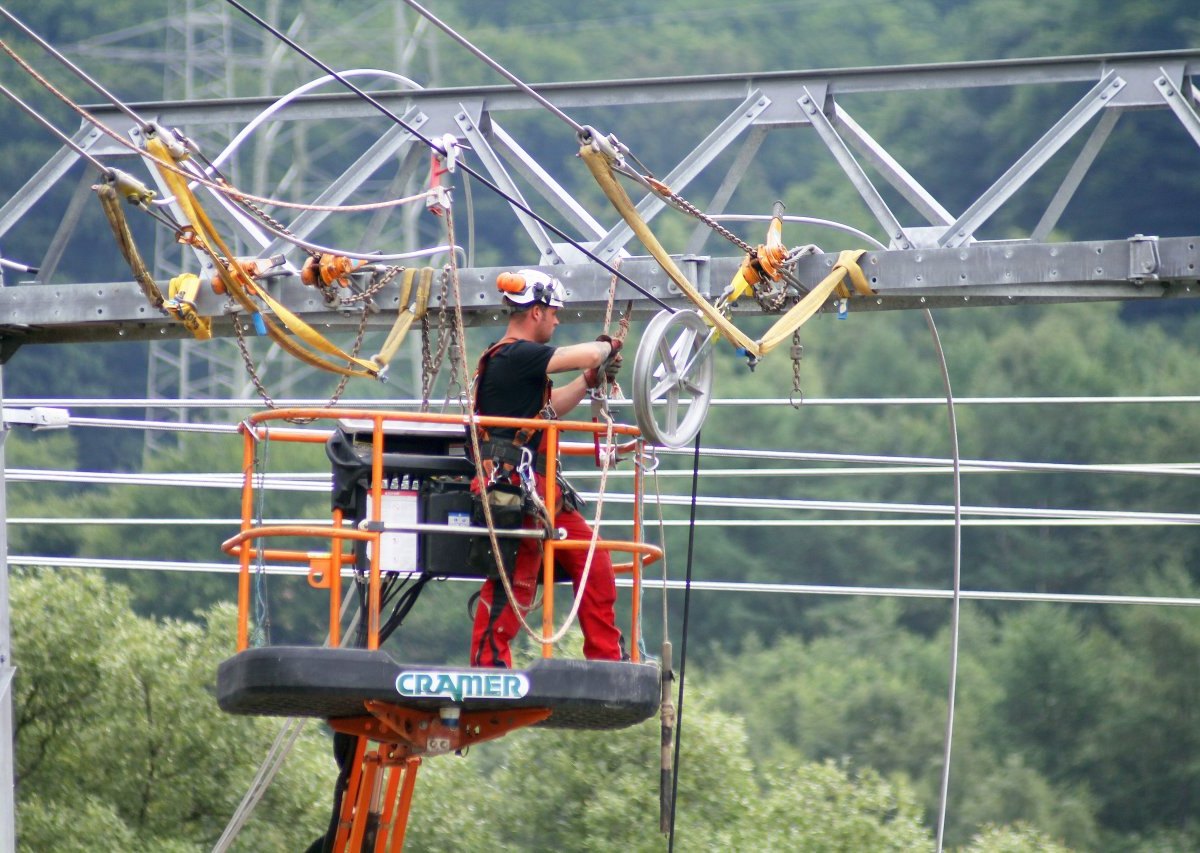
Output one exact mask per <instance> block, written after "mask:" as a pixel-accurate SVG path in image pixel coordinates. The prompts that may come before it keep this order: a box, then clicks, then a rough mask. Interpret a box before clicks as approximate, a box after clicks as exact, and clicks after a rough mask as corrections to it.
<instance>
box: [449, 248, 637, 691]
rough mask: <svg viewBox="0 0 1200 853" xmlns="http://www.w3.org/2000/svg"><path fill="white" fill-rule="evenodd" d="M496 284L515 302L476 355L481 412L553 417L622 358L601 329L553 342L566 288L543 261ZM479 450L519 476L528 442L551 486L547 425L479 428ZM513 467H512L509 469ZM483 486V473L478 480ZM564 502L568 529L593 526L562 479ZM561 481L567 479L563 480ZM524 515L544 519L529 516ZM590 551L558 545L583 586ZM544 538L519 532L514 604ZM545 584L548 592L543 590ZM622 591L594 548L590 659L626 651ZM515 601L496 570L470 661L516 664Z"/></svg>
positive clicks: (577, 534) (561, 516)
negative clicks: (584, 337)
mask: <svg viewBox="0 0 1200 853" xmlns="http://www.w3.org/2000/svg"><path fill="white" fill-rule="evenodd" d="M496 285H497V287H498V288H499V289H500V292H501V293H502V294H503V298H504V304H505V306H506V308H507V309H508V311H509V322H508V327H507V329H505V332H504V337H503V338H501V339H500V340H499V341H497V342H496V343H494V344H492V345H491V346H490V347H488V349H487V350H486V351H485V352H484V353H483V355H482V357H481V358H480V359H479V367H478V369H477V370H476V373H475V411H476V413H477V414H479V415H494V416H500V417H513V418H546V419H554V418H558V417H561V416H563V415H566V414H567V413H568V412H570V411H571V410H572V409H574V408H575V407H576V406H577V405H578V404H579V402H580V401H581V400H582V399H583V398H584V396H585V395H586V394H587V392H588V390H589V389H591V388H595V387H597V386H598V385H599V384H600V383H601V382H602V381H604V380H605V379H606V378H607V379H608V380H610V381H611V380H612V379H613V378H615V377H616V374H617V371H618V370H619V369H620V367H621V354H620V350H621V341H619V340H613V339H612V338H610V337H609V336H608V335H600V337H599V338H597V339H596V340H595V341H592V342H589V343H581V344H572V345H570V346H563V347H553V346H550V345H549V343H550V339H551V338H552V337H553V336H554V330H555V328H556V327H557V326H558V322H559V320H558V311H559V309H560V308H562V307H563V302H564V297H565V293H564V290H563V286H562V282H560V281H559V280H558V279H556V278H552V277H550V276H548V275H546V274H545V273H542V272H539V271H537V270H520V271H519V272H516V273H502V274H501V275H500V276H499V277H498V279H497V281H496ZM570 370H581V371H583V372H582V374H581V375H580V376H578V377H576V378H575V379H572V380H571V381H570V382H568V383H566V384H564V385H563V386H562V387H559V388H556V387H554V383H553V382H552V381H551V379H550V374H554V373H562V372H564V371H570ZM480 445H481V446H480V455H481V457H482V459H483V466H484V470H485V472H486V473H487V474H488V476H489V477H492V478H494V479H502V480H503V481H506V482H511V483H513V484H517V483H519V482H520V481H519V477H518V473H517V467H518V466H519V464H520V461H521V459H522V458H523V457H524V458H526V459H527V458H528V454H526V453H525V451H526V450H528V451H531V452H532V454H533V458H534V459H535V460H536V461H535V462H534V469H535V471H536V484H537V493H538V495H539V496H541V497H542V498H544V497H545V494H546V488H545V486H546V480H545V473H546V456H545V440H544V434H543V432H542V431H541V430H514V429H501V428H491V429H480ZM510 471H511V472H512V473H511V474H510V473H509V472H510ZM474 485H475V487H476V488H478V485H479V484H478V483H476V484H474ZM559 486H560V488H559V490H558V494H559V495H560V496H561V500H562V508H561V510H559V511H558V512H557V514H556V515H555V517H554V524H555V526H556V527H560V528H563V529H565V530H566V533H567V538H568V539H590V538H591V536H592V529H591V527H590V526H589V525H588V523H587V521H586V520H584V518H583V516H582V515H580V513H579V510H580V509H581V508H582V501H581V500H580V499H579V498H578V496H577V495H575V493H574V491H573V490H572V489H570V487H569V486H566V483H565V481H560V483H559ZM563 487H565V488H563ZM523 525H524V526H525V527H528V528H537V527H539V526H540V524H539V522H538V520H537V519H535V518H533V517H531V516H526V517H525V519H524V522H523ZM586 560H587V555H586V553H585V552H584V551H565V550H564V551H559V552H558V554H557V566H556V568H561V569H564V570H566V572H567V573H568V575H569V576H570V578H571V582H572V584H573V585H574V586H575V588H576V591H577V592H578V587H579V583H580V580H581V578H582V575H583V571H584V566H585V563H586ZM541 568H542V555H541V546H540V544H539V542H538V540H536V539H521V540H520V544H519V545H518V548H517V553H516V559H515V563H514V566H513V570H512V573H511V579H510V580H511V583H510V585H511V587H512V590H513V595H514V596H515V597H516V599H517V600H516V602H515V606H516V607H520V608H523V610H522V612H524V608H528V607H529V605H530V602H532V601H533V596H534V592H535V590H536V587H537V583H538V579H539V576H540V575H541ZM547 594H549V593H547ZM616 599H617V589H616V581H615V577H614V574H613V566H612V559H611V558H610V556H609V554H608V552H607V551H605V550H600V549H598V550H596V551H595V553H594V554H593V556H592V565H591V569H590V571H589V574H588V578H587V584H586V587H585V588H584V590H583V594H582V599H581V602H580V606H579V624H580V627H581V628H582V629H583V637H584V642H583V652H584V656H585V657H587V658H589V659H593V660H621V659H624V658H626V657H627V656H626V655H625V650H624V640H623V638H622V636H621V633H620V631H618V630H617V627H616V618H615V615H614V613H613V606H614V604H615V603H616ZM513 606H514V603H512V602H509V601H508V596H507V594H506V592H505V590H504V587H503V585H502V584H501V583H500V582H499V580H498V579H493V578H489V579H488V580H486V581H484V583H483V587H482V589H481V590H480V594H479V602H478V604H477V606H476V609H475V625H474V630H473V632H472V635H471V665H472V666H501V667H511V666H512V653H511V651H510V648H509V647H510V644H511V643H512V639H513V637H514V636H515V635H516V632H517V629H518V627H519V624H520V622H519V619H518V618H517V613H516V611H515V610H514V609H513Z"/></svg>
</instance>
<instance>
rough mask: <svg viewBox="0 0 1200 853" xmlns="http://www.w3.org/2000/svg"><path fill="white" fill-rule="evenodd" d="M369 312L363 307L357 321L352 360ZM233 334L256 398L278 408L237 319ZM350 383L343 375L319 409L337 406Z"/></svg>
mask: <svg viewBox="0 0 1200 853" xmlns="http://www.w3.org/2000/svg"><path fill="white" fill-rule="evenodd" d="M369 313H370V311H368V310H367V307H366V306H363V310H362V316H361V317H360V318H359V321H358V333H357V334H356V335H355V336H354V346H353V347H351V349H350V355H351V357H352V358H357V357H358V353H359V351H360V350H361V349H362V342H363V338H364V337H365V335H366V331H367V315H368V314H369ZM233 334H234V337H235V338H237V345H238V350H240V351H241V353H242V362H243V363H244V364H245V365H246V372H247V373H248V374H250V381H251V382H253V383H254V390H256V391H257V392H258V396H259V397H261V398H262V401H263V403H264V404H266V407H267V408H268V409H277V408H279V407H278V405H276V403H275V400H274V399H272V397H271V395H270V393H268V392H267V387H266V385H264V384H263V381H262V377H261V376H259V375H258V368H257V367H256V366H255V364H254V359H253V357H251V355H250V348H249V346H247V344H246V338H245V336H244V334H243V332H242V323H241V320H240V319H239V318H238V317H236V316H235V317H234V318H233ZM349 381H350V375H349V374H348V373H343V374H342V378H341V379H340V380H339V381H338V384H337V387H336V388H335V389H334V390H333V394H332V396H330V398H329V402H328V403H326V404H325V405H324V406H322V407H321V408H332V407H333V406H336V405H337V402H338V400H340V399H341V398H342V392H344V391H345V390H346V383H347V382H349ZM285 420H287V421H289V422H290V423H295V424H307V423H312V421H313V419H312V418H286V419H285Z"/></svg>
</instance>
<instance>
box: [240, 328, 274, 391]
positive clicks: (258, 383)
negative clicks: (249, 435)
mask: <svg viewBox="0 0 1200 853" xmlns="http://www.w3.org/2000/svg"><path fill="white" fill-rule="evenodd" d="M233 334H234V337H236V338H237V345H238V349H239V350H241V353H242V362H243V363H244V364H245V365H246V372H247V373H249V374H250V381H251V382H253V383H254V390H256V391H257V392H258V396H260V397H262V401H263V402H264V403H265V404H266V406H267V408H268V409H275V408H278V407H277V406H276V405H275V401H274V400H272V399H271V395H270V394H269V393H267V387H266V386H265V385H263V382H262V377H260V376H259V375H258V369H257V368H256V367H255V366H254V359H253V358H251V357H250V349H249V347H247V346H246V339H245V337H244V336H243V335H242V321H241V319H240V318H239V317H234V318H233Z"/></svg>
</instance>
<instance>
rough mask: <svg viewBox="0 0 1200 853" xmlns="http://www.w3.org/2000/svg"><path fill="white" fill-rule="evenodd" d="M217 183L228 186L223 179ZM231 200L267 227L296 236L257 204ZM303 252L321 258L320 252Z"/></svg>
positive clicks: (235, 198) (287, 235) (285, 234)
mask: <svg viewBox="0 0 1200 853" xmlns="http://www.w3.org/2000/svg"><path fill="white" fill-rule="evenodd" d="M217 182H218V183H221V184H226V185H228V182H227V181H226V180H225V178H223V177H220V178H218V179H217ZM230 189H232V187H230ZM232 198H233V199H234V200H236V201H237V202H238V203H240V204H241V205H242V207H244V208H246V210H248V211H250V212H251V213H252V214H254V215H255V216H257V217H258V218H259V219H261V220H262V221H263V222H265V223H267V225H269V226H271V227H272V228H274V229H275V230H276V231H278V232H279V233H280V234H282V235H284V236H286V237H295V236H296V235H295V234H293V233H292V232H291V230H290V229H289V228H288V227H287V226H286V225H284V224H283V223H282V222H280V221H279V220H278V219H276V218H275V217H273V216H272V215H271V214H269V213H267V212H266V211H265V210H263V209H262V208H261V207H259V206H258V205H257V204H255V203H254V202H252V201H250V199H248V198H246V197H245V196H240V195H235V196H232ZM304 251H306V252H307V253H308V254H309V255H311V256H312V257H314V258H318V259H319V258H320V257H321V253H320V252H314V251H312V250H311V249H305V250H304Z"/></svg>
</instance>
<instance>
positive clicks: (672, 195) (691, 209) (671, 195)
mask: <svg viewBox="0 0 1200 853" xmlns="http://www.w3.org/2000/svg"><path fill="white" fill-rule="evenodd" d="M655 183H656V184H657V185H658V186H660V187H662V188H663V189H660V190H659V191H658V192H659V195H661V196H662V197H663V198H665V199H666V200H667V201H668V202H670V204H671V205H672V206H673V207H674V208H675V209H676V210H678V211H680V212H682V213H686V214H687V215H688V216H694V217H695V218H696V219H699V220H700V221H701V222H703V223H704V224H705V225H707V226H708V227H709V228H711V229H712V230H713V231H715V232H717V233H718V234H720V235H721V236H722V237H724V238H725V239H726V240H728V241H729V242H730V243H732V244H733V245H735V246H737V247H738V248H739V249H741V250H742V251H743V252H745V253H746V254H747V255H753V254H754V252H755V249H754V247H753V246H751V245H750V244H749V243H747V242H746V241H745V240H743V239H742V238H741V237H739V236H737V235H736V234H734V233H733V232H732V231H730V230H729V229H728V228H726V227H725V226H724V225H722V224H721V223H719V222H717V220H715V219H713V218H712V217H711V216H709V215H708V214H707V213H705V212H704V211H702V210H701V209H700V208H698V207H696V205H694V204H692V203H691V202H690V201H688V200H687V199H685V198H684V197H683V196H681V195H679V194H678V193H676V192H675V191H674V190H670V189H666V184H662V183H658V182H655ZM664 190H665V191H664Z"/></svg>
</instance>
